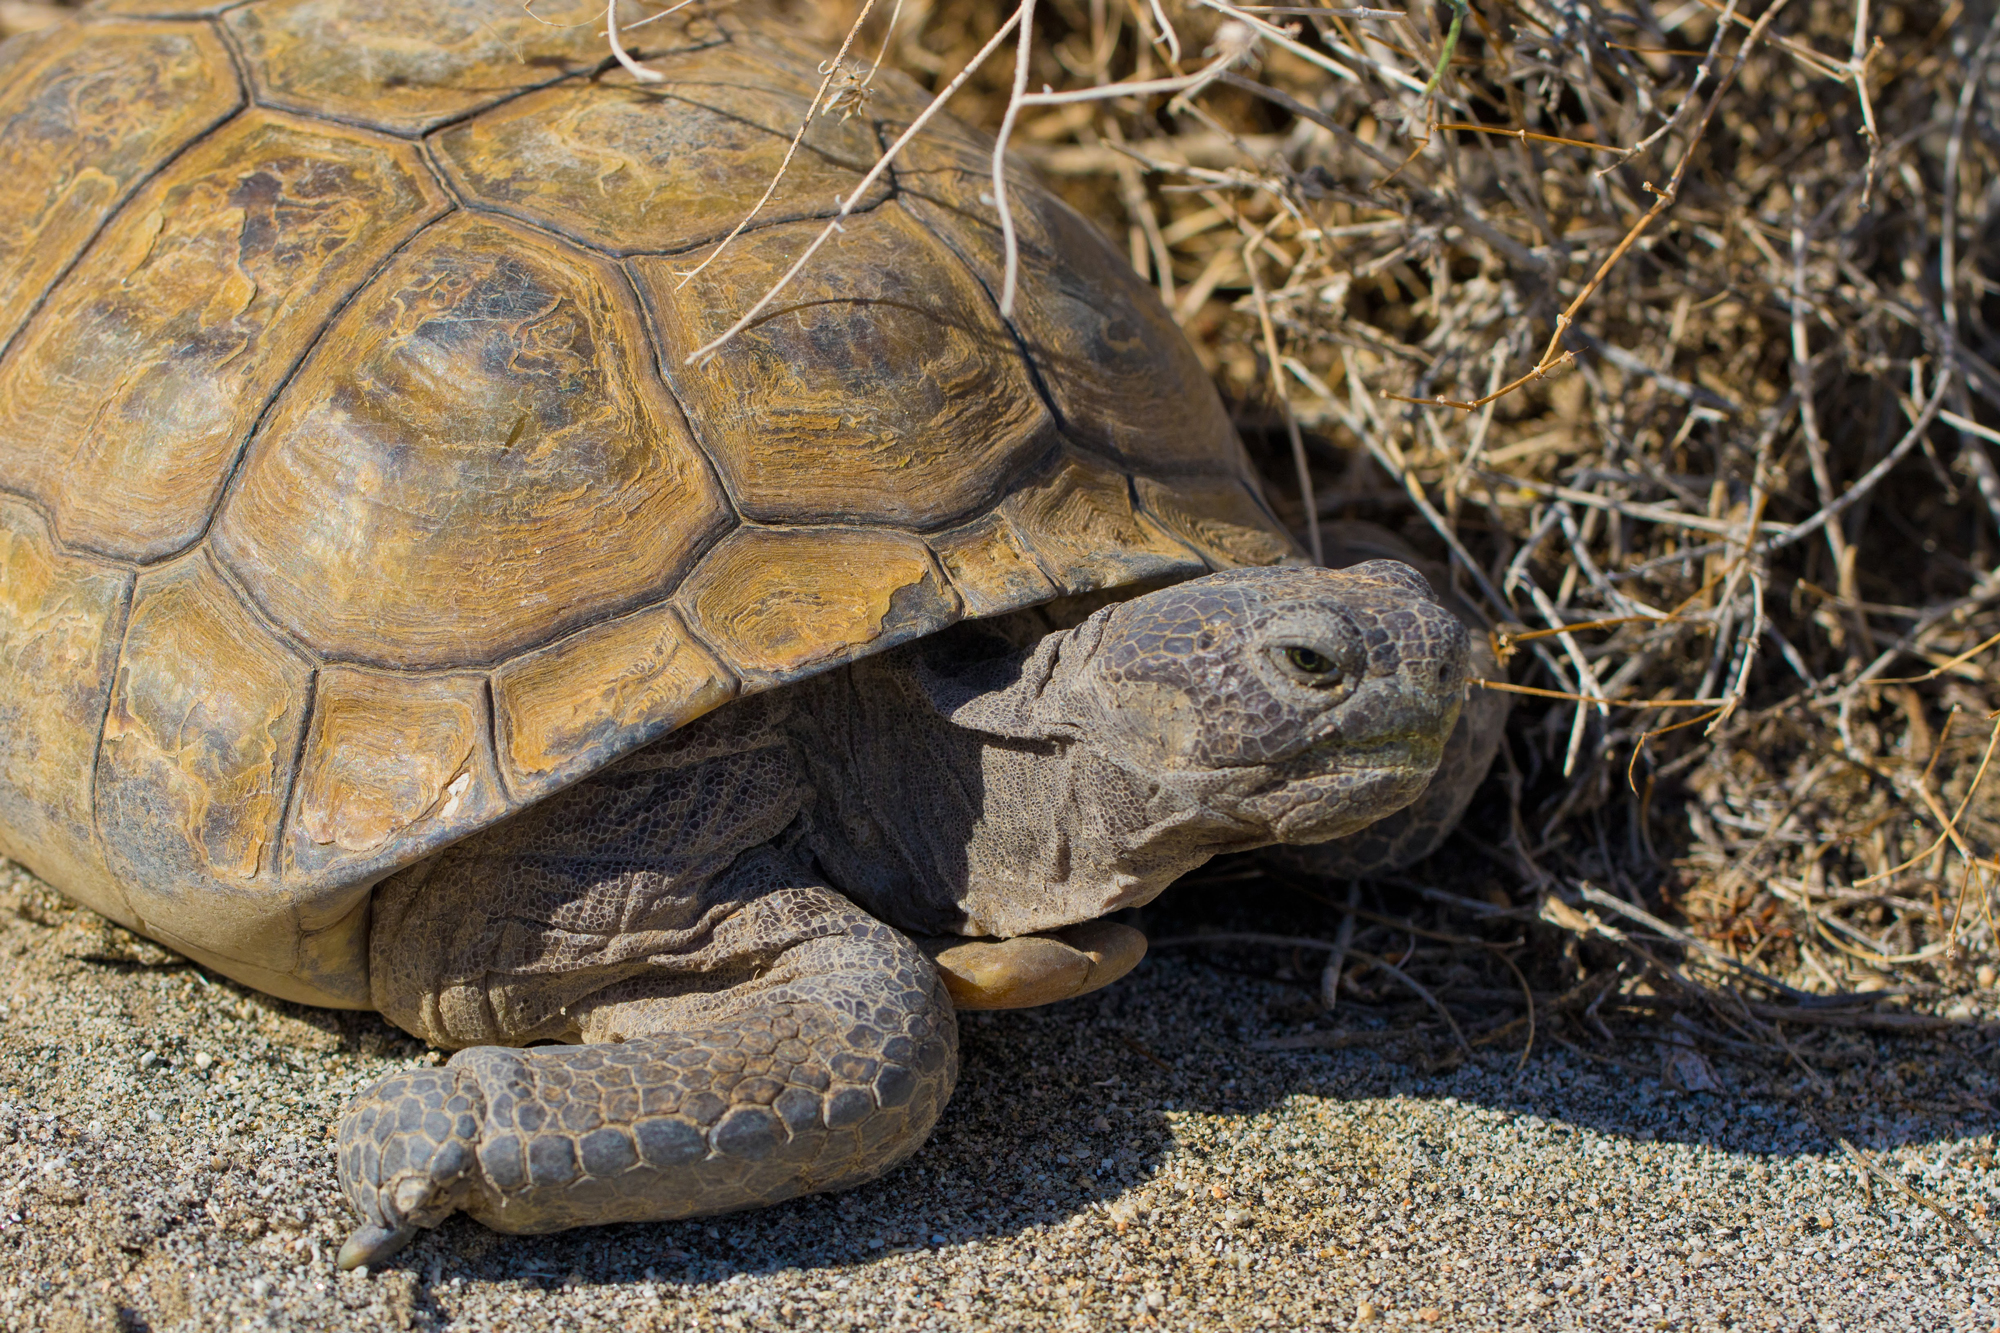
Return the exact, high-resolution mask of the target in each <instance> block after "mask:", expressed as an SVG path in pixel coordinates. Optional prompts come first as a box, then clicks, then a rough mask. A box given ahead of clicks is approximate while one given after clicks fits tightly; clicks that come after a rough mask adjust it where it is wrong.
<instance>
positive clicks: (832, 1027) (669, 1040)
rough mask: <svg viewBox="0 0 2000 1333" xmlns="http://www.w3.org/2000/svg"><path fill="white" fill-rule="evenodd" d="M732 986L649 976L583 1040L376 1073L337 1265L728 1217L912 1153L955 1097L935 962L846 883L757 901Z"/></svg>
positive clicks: (739, 930)
mask: <svg viewBox="0 0 2000 1333" xmlns="http://www.w3.org/2000/svg"><path fill="white" fill-rule="evenodd" d="M732 926H733V927H736V929H732V930H731V931H730V932H729V933H730V934H731V935H733V936H735V937H737V938H738V939H744V940H747V941H749V942H751V943H753V944H754V945H755V946H756V947H754V948H753V949H751V950H750V954H751V955H754V956H743V955H739V957H738V959H737V960H736V961H740V962H742V963H743V964H745V966H744V967H743V968H742V970H741V972H740V973H738V972H735V971H734V969H731V970H730V971H731V974H730V975H726V976H723V977H719V978H716V979H714V980H713V981H712V983H711V984H719V985H720V986H721V987H722V988H721V989H714V990H705V991H697V992H693V993H690V991H689V985H688V978H687V977H686V976H684V975H678V976H674V977H672V978H670V979H669V980H668V981H667V982H666V983H664V984H662V983H659V982H655V981H650V980H649V979H648V978H647V977H645V976H643V975H641V976H639V977H635V978H632V979H630V980H627V981H624V982H621V983H619V984H617V985H614V986H612V987H610V988H608V989H606V990H604V991H602V992H599V993H598V994H596V995H594V996H591V997H589V998H588V999H587V1000H585V1001H584V1002H582V1003H581V1004H579V1005H576V1006H572V1008H571V1012H572V1013H573V1014H576V1015H577V1016H578V1017H579V1020H580V1021H579V1023H578V1026H579V1028H580V1029H581V1033H582V1035H583V1037H584V1038H585V1040H586V1042H587V1043H589V1044H586V1045H581V1046H561V1047H537V1048H534V1049H530V1050H516V1049H509V1048H506V1047H498V1046H478V1047H473V1048H471V1049H468V1050H463V1051H460V1052H459V1053H458V1054H457V1055H455V1056H454V1057H452V1060H451V1062H450V1063H449V1064H447V1065H445V1066H444V1067H443V1068H440V1069H415V1070H409V1071H405V1072H403V1073H399V1074H395V1075H392V1076H390V1077H389V1078H386V1079H384V1080H382V1081H381V1082H380V1083H378V1084H376V1085H375V1087H373V1088H372V1089H370V1090H369V1091H368V1092H367V1093H365V1094H364V1095H363V1096H362V1097H361V1099H360V1100H359V1102H358V1103H357V1104H356V1105H355V1106H354V1107H353V1108H352V1109H351V1110H350V1111H349V1112H348V1114H347V1116H346V1118H345V1119H344V1120H343V1121H342V1123H341V1127H340V1176H341V1184H342V1187H343V1188H344V1189H345V1190H346V1193H347V1197H348V1199H349V1201H350V1202H352V1204H353V1205H354V1207H355V1210H356V1211H357V1212H359V1213H360V1214H361V1217H362V1218H363V1223H362V1225H361V1227H360V1228H358V1229H357V1230H356V1231H355V1233H354V1235H353V1236H352V1237H351V1238H350V1239H349V1240H348V1242H347V1243H346V1244H345V1245H344V1246H342V1247H341V1251H340V1266H341V1267H342V1268H353V1267H356V1266H358V1265H360V1264H373V1263H377V1262H379V1261H381V1260H382V1259H385V1258H387V1257H388V1256H389V1255H391V1254H393V1253H394V1252H395V1251H396V1250H397V1249H399V1248H400V1247H401V1246H402V1245H403V1244H405V1243H406V1242H407V1241H408V1240H409V1238H410V1237H411V1236H412V1235H413V1234H415V1231H416V1229H417V1228H418V1227H434V1226H436V1225H437V1224H438V1223H440V1222H442V1221H443V1220H444V1219H445V1218H446V1217H448V1216H450V1215H451V1214H452V1213H453V1212H455V1211H460V1210H462V1211H464V1212H466V1213H468V1214H470V1215H471V1216H472V1217H474V1218H476V1219H478V1220H479V1221H481V1222H483V1223H485V1224H486V1225H487V1226H490V1227H492V1228H494V1229H495V1230H497V1231H506V1232H515V1233H533V1232H546V1231H558V1230H561V1229H563V1228H565V1227H573V1226H585V1225H592V1224H597V1223H605V1222H635V1221H652V1220H665V1219H670V1218H679V1217H690V1216H694V1215H698V1214H704V1213H723V1212H730V1211H732V1210H735V1209H740V1208H751V1207H759V1206H762V1205H765V1204H772V1203H777V1202H779V1201H780V1200H783V1199H789V1198H793V1197H796V1196H797V1195H801V1194H810V1193H813V1192H816V1191H820V1190H830V1189H841V1188H845V1187H848V1186H852V1185H858V1184H860V1183H862V1182H864V1181H866V1180H869V1179H871V1178H873V1177H875V1176H878V1175H880V1174H881V1173H883V1172H884V1171H886V1170H888V1169H889V1168H890V1167H892V1166H893V1165H895V1164H896V1163H897V1162H899V1161H901V1160H902V1159H903V1158H904V1157H907V1156H908V1155H909V1154H910V1153H912V1152H914V1151H915V1150H916V1149H917V1148H918V1146H920V1145H921V1144H922V1143H923V1141H924V1139H925V1138H926V1137H927V1136H928V1135H929V1133H930V1130H931V1127H932V1125H934V1124H935V1123H936V1121H937V1117H938V1114H939V1112H940V1111H941V1110H942V1109H943V1107H944V1104H945V1101H946V1100H947V1099H948V1098H949V1097H950V1095H951V1088H952V1083H953V1080H954V1078H955V1075H956V1070H957V1027H956V1022H955V1020H954V1018H953V1014H952V1006H951V1001H950V998H949V997H948V995H947V993H946V991H945V988H944V985H943V983H942V981H941V980H940V979H939V976H938V973H937V969H936V968H935V967H934V966H933V965H932V963H931V961H930V960H929V959H928V958H927V957H925V956H924V954H923V953H922V952H921V951H919V950H918V949H917V947H916V946H915V945H914V944H913V943H912V942H911V941H910V940H909V939H908V938H907V937H906V936H904V935H902V934H900V933H898V932H897V931H895V930H893V929H891V928H890V927H888V926H885V925H883V924H882V923H880V922H879V921H876V920H875V919H874V918H872V917H870V916H868V915H866V914H865V913H863V912H861V911H860V909H858V908H856V907H855V906H853V904H851V903H849V902H848V901H847V900H846V899H844V898H842V897H840V895H838V894H836V893H834V892H833V891H832V890H830V889H827V888H825V887H823V886H819V885H815V884H810V883H807V884H802V885H799V886H798V887H792V888H786V889H783V890H780V891H778V892H776V893H772V894H769V895H765V896H762V897H757V898H754V899H752V900H751V901H750V902H748V903H747V904H746V905H745V906H744V907H743V909H742V913H741V915H740V916H739V918H738V919H737V920H736V921H735V922H732Z"/></svg>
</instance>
